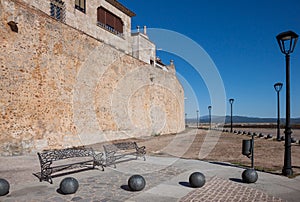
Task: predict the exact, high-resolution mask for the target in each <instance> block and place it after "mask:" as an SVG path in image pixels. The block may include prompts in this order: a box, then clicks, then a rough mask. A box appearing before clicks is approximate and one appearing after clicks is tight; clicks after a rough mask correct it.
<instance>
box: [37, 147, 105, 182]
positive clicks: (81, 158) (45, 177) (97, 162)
mask: <svg viewBox="0 0 300 202" xmlns="http://www.w3.org/2000/svg"><path fill="white" fill-rule="evenodd" d="M37 155H38V158H39V161H40V165H41V172H39V173H36V174H34V175H35V176H37V177H38V178H39V179H40V182H41V181H47V182H50V183H51V184H52V183H53V181H52V177H54V176H53V175H52V174H54V173H58V172H61V171H64V170H69V171H70V170H73V172H75V171H77V172H78V171H80V170H75V169H78V168H82V169H94V168H95V166H101V167H102V171H104V167H103V161H104V160H103V157H102V156H103V153H101V152H99V153H98V154H96V153H95V151H94V150H93V149H92V148H84V147H75V148H68V149H59V150H46V151H43V152H41V153H39V152H38V153H37ZM67 159H68V160H67ZM60 160H62V161H60ZM56 161H59V162H58V163H54V162H56ZM66 163H67V164H66ZM62 174H63V173H60V175H62Z"/></svg>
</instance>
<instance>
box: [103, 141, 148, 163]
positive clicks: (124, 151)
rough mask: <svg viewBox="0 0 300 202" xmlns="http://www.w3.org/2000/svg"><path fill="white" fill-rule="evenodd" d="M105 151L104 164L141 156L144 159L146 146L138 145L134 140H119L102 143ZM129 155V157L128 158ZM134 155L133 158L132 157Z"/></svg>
mask: <svg viewBox="0 0 300 202" xmlns="http://www.w3.org/2000/svg"><path fill="white" fill-rule="evenodd" d="M103 148H104V153H105V166H109V165H114V167H115V168H116V163H120V162H124V161H129V160H133V159H137V158H138V157H143V158H144V161H146V157H145V154H146V150H145V149H146V147H145V146H142V147H139V146H138V145H137V143H136V142H121V143H114V144H106V145H103ZM130 157H131V158H130ZM132 157H134V158H132Z"/></svg>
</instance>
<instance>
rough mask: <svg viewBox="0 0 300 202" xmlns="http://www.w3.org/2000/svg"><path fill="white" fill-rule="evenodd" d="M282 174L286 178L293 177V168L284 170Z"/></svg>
mask: <svg viewBox="0 0 300 202" xmlns="http://www.w3.org/2000/svg"><path fill="white" fill-rule="evenodd" d="M282 174H283V175H284V176H287V177H289V176H292V175H293V169H292V168H283V169H282Z"/></svg>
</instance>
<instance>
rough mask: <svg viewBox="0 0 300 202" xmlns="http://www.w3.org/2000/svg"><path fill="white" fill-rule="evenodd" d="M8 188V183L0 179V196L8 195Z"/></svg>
mask: <svg viewBox="0 0 300 202" xmlns="http://www.w3.org/2000/svg"><path fill="white" fill-rule="evenodd" d="M9 187H10V186H9V182H8V181H7V180H6V179H2V178H0V196H4V195H6V194H8V193H9Z"/></svg>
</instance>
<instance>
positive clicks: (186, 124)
mask: <svg viewBox="0 0 300 202" xmlns="http://www.w3.org/2000/svg"><path fill="white" fill-rule="evenodd" d="M184 116H185V127H187V126H188V123H187V113H185V114H184Z"/></svg>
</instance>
